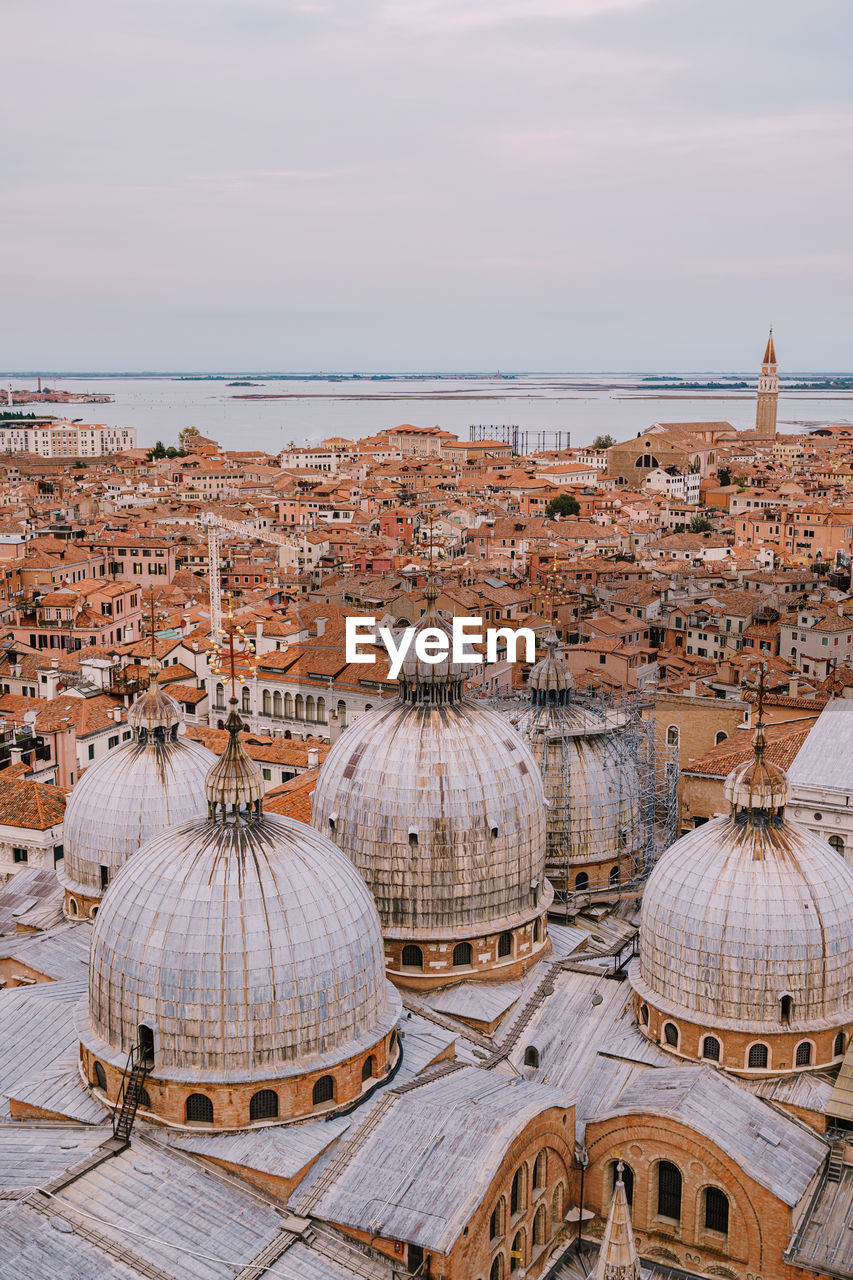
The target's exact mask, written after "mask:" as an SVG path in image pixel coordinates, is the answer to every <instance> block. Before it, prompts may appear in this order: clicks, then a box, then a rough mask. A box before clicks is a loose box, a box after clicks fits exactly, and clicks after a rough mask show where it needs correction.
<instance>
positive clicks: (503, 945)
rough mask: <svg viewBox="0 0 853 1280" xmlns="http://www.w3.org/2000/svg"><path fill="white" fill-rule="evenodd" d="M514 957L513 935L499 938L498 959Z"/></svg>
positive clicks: (504, 935) (509, 934) (503, 935)
mask: <svg viewBox="0 0 853 1280" xmlns="http://www.w3.org/2000/svg"><path fill="white" fill-rule="evenodd" d="M511 955H512V934H511V933H502V934H501V936H500V937H499V938H498V958H501V957H502V956H511Z"/></svg>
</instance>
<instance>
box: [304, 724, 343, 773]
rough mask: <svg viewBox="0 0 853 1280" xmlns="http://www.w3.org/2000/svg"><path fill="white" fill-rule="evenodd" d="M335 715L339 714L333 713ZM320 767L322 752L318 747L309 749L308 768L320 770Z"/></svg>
mask: <svg viewBox="0 0 853 1280" xmlns="http://www.w3.org/2000/svg"><path fill="white" fill-rule="evenodd" d="M333 714H337V713H335V712H333ZM319 767H320V751H319V749H318V748H317V747H309V748H308V768H309V769H319Z"/></svg>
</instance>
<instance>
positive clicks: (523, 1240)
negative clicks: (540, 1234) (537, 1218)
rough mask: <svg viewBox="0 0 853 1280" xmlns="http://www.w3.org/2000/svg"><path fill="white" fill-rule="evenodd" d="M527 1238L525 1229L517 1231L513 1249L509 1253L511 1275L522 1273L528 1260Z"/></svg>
mask: <svg viewBox="0 0 853 1280" xmlns="http://www.w3.org/2000/svg"><path fill="white" fill-rule="evenodd" d="M526 1246H527V1237H526V1235H525V1232H524V1229H523V1228H522V1230H521V1231H516V1233H515V1237H514V1239H513V1242H512V1248H511V1249H510V1251H509V1273H510V1275H514V1274H515V1273H516V1271H520V1270H521V1268H522V1267H523V1266H524V1264H525V1261H526V1259H527V1247H526Z"/></svg>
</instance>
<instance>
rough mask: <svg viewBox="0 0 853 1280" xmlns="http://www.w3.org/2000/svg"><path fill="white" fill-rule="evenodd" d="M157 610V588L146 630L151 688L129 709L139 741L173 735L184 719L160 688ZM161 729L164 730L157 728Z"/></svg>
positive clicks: (149, 598)
mask: <svg viewBox="0 0 853 1280" xmlns="http://www.w3.org/2000/svg"><path fill="white" fill-rule="evenodd" d="M156 625H157V612H156V599H155V596H154V588H153V587H151V589H150V591H149V592H148V619H147V630H148V637H149V642H150V649H151V652H150V654H149V656H148V658H147V659H146V662H145V665H146V666H147V668H148V688H147V689H146V690H145V692H144V693H142V694H140V696H139V697H138V698H137V699H136V701H135V702H134V704H133V706H132V707H131V708H130V711H129V712H128V716H127V720H128V724H130V725H131V726H132V727H133V728H134V729H135V730H136V732H137V735H138V737H139V740H140V741H146V742H147V741H149V740H152V741H155V742H156V741H158V740H161V741H162V739H163V738H164V737H165V735H166V734H167V733H171V734H172V736H174V735H175V733H176V732H177V727H178V725H179V724H180V722H181V713H180V710H179V709H178V704H177V703H176V702H175V701H174V700H173V699H172V698H170V697H169V696H168V695H167V694H165V693H164V692H163V690H162V689H161V688H160V681H159V680H158V678H157V677H158V676H159V674H160V669H161V664H160V661H159V659H158V657H157V638H156V634H155V631H156ZM158 730H160V731H161V732H159V733H158V732H157V731H158Z"/></svg>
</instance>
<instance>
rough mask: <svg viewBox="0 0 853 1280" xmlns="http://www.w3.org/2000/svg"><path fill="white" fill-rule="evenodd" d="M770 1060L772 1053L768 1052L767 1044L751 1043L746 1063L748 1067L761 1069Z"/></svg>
mask: <svg viewBox="0 0 853 1280" xmlns="http://www.w3.org/2000/svg"><path fill="white" fill-rule="evenodd" d="M769 1061H770V1054H769V1053H768V1050H767V1045H766V1044H753V1045H750V1049H749V1053H748V1055H747V1059H746V1065H747V1066H748V1067H753V1068H755V1070H757V1071H760V1070H763V1068H765V1067H766V1066H767V1064H768V1062H769Z"/></svg>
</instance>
